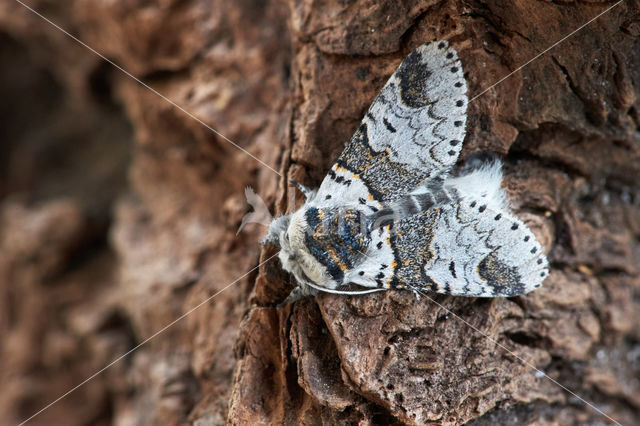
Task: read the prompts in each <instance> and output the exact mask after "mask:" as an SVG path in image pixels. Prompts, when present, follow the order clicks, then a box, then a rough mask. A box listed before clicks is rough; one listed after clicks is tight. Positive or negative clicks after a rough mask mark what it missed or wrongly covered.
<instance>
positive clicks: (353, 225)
mask: <svg viewBox="0 0 640 426" xmlns="http://www.w3.org/2000/svg"><path fill="white" fill-rule="evenodd" d="M466 92H467V85H466V81H465V78H464V76H463V71H462V65H461V63H460V60H459V59H458V54H457V52H456V51H455V50H454V49H453V48H452V47H450V46H449V45H448V43H447V42H446V41H436V42H428V43H426V44H424V45H422V46H420V47H418V48H417V49H415V50H414V51H413V52H411V53H410V54H409V55H408V56H407V57H406V58H405V59H404V61H403V62H402V63H401V65H400V66H399V68H398V69H397V70H396V71H395V72H394V73H393V75H392V76H391V77H390V79H389V81H388V82H387V83H386V85H385V86H384V87H383V89H382V91H381V92H380V94H379V95H378V96H377V98H376V99H375V101H374V102H373V104H372V105H371V107H370V108H369V110H368V112H367V114H366V115H365V117H364V119H363V120H362V123H361V124H360V127H359V128H358V129H357V130H356V132H355V134H354V135H353V137H352V138H351V140H350V141H349V142H348V143H347V145H346V147H345V149H344V151H343V153H342V154H341V155H340V157H339V158H338V160H337V161H336V163H335V164H334V165H333V167H331V170H329V172H328V174H327V176H326V177H325V179H324V180H323V181H322V184H321V185H320V188H318V189H317V190H312V189H310V188H307V187H304V186H302V185H300V184H297V183H296V184H297V185H298V187H299V188H300V190H301V191H302V192H303V193H304V195H305V197H306V201H305V203H304V205H303V206H302V207H301V208H300V209H298V210H297V211H295V212H294V213H292V214H289V215H285V216H281V217H278V218H277V219H275V220H273V221H272V222H271V224H270V225H269V230H268V232H267V235H266V237H265V239H264V240H263V243H273V244H277V245H279V246H280V249H281V250H280V252H279V254H278V257H279V259H280V261H281V263H282V266H283V268H284V269H285V270H286V271H288V272H289V273H291V274H292V275H293V276H294V277H295V279H296V281H297V284H298V286H297V287H296V288H295V289H294V290H293V291H292V293H291V294H290V295H289V297H288V298H287V300H286V301H285V303H286V302H292V301H294V300H296V299H298V298H299V297H301V296H305V295H312V294H316V293H317V292H318V291H323V292H329V293H339V294H365V293H371V292H375V291H381V290H387V289H408V290H412V291H414V292H416V294H417V293H418V292H420V291H433V292H438V293H444V294H450V295H456V296H473V297H510V296H516V295H519V294H524V293H527V292H529V291H531V290H533V289H535V288H538V287H540V286H541V285H542V282H543V281H544V279H545V278H546V276H547V275H548V262H547V259H546V257H545V255H544V253H543V250H542V247H541V246H540V244H539V243H538V241H537V240H536V238H535V237H534V235H533V234H532V232H531V231H530V230H529V229H528V228H527V227H526V225H525V224H524V223H523V222H522V221H521V220H519V219H518V218H517V217H516V216H515V215H514V214H513V213H511V212H510V209H509V206H508V203H507V199H506V194H505V192H504V191H503V190H502V189H501V183H502V165H501V163H500V161H499V160H497V158H495V157H492V158H489V159H482V158H475V159H472V160H470V161H467V163H466V164H465V166H463V167H462V168H461V169H460V170H458V171H455V169H454V166H455V164H456V161H457V159H458V155H459V153H460V150H461V148H462V141H463V140H464V136H465V124H466V119H467V104H468V98H467V95H466ZM294 183H295V182H294Z"/></svg>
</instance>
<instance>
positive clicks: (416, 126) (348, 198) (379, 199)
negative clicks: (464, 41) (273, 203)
mask: <svg viewBox="0 0 640 426" xmlns="http://www.w3.org/2000/svg"><path fill="white" fill-rule="evenodd" d="M466 91H467V86H466V82H465V79H464V76H463V71H462V64H461V63H460V60H459V59H458V55H457V53H456V51H455V50H454V49H453V48H451V47H449V45H448V43H447V42H446V41H441V42H430V43H426V44H424V45H422V46H420V47H418V48H417V49H415V50H414V51H413V52H411V53H410V54H409V55H408V56H407V57H406V58H405V59H404V61H403V62H402V64H401V65H400V67H399V68H398V69H397V70H396V71H395V72H394V73H393V75H392V76H391V78H390V79H389V81H388V82H387V83H386V85H385V86H384V88H383V89H382V91H381V92H380V94H379V95H378V97H377V98H376V100H375V101H374V102H373V104H372V105H371V107H370V108H369V111H368V112H367V114H366V115H365V117H364V119H363V120H362V123H361V124H360V127H359V128H358V130H357V131H356V132H355V134H354V135H353V137H352V138H351V140H350V141H349V142H348V143H347V146H346V147H345V150H344V151H343V153H342V155H341V156H340V158H339V159H338V160H337V162H336V163H335V164H334V165H333V167H332V168H331V170H330V171H329V173H328V174H327V176H326V177H325V179H324V181H323V182H322V184H321V186H320V188H319V190H318V192H317V194H316V197H315V199H314V201H313V203H314V204H315V205H318V206H323V205H331V204H335V203H337V202H340V203H345V204H346V203H359V204H362V205H363V206H367V207H369V209H370V210H371V211H375V210H376V209H380V208H381V206H382V204H383V203H388V202H390V201H393V200H394V199H395V198H397V197H399V196H401V195H403V194H406V193H407V192H409V191H411V190H412V189H413V188H415V187H416V186H417V185H419V184H420V183H421V182H423V181H424V180H426V179H427V178H429V177H431V176H433V175H435V174H437V173H439V172H442V170H446V169H449V168H450V167H451V166H452V165H453V164H455V162H456V160H457V159H458V154H459V153H460V149H461V147H462V140H463V139H464V135H465V124H466V111H467V103H468V99H467V96H466ZM338 200H339V201H338Z"/></svg>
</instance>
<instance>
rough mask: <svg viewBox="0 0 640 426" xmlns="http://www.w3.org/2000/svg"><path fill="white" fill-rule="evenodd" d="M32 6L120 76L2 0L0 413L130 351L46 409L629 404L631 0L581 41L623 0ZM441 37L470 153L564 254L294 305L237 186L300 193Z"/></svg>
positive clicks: (243, 416) (473, 419) (638, 227)
mask: <svg viewBox="0 0 640 426" xmlns="http://www.w3.org/2000/svg"><path fill="white" fill-rule="evenodd" d="M27 4H28V5H29V6H30V7H33V8H34V9H35V10H37V11H38V12H39V13H41V14H42V15H43V16H45V17H46V18H48V19H51V20H52V21H54V22H55V23H56V24H58V25H59V26H60V27H62V28H64V29H65V30H67V31H68V32H69V33H71V34H73V35H74V36H75V37H77V38H78V39H80V40H81V41H83V42H84V43H86V44H87V45H88V46H90V47H91V48H93V49H95V51H97V52H99V53H100V54H102V55H104V57H106V58H108V59H109V60H111V61H113V62H114V63H116V64H117V65H118V66H121V67H122V69H124V70H126V71H127V72H128V73H130V75H126V74H124V73H122V72H121V71H120V70H118V69H117V68H115V67H114V66H113V64H110V63H108V62H107V61H106V60H105V58H101V57H99V56H96V55H95V54H94V53H92V52H91V51H90V50H88V49H87V48H86V47H84V46H82V45H80V44H78V43H77V42H76V41H74V40H72V39H71V38H69V37H68V36H66V35H64V34H63V33H62V32H60V31H59V29H56V28H55V27H53V26H51V25H50V24H49V23H47V22H46V21H44V20H43V19H42V18H41V17H38V16H37V15H36V14H34V13H33V12H31V11H29V10H28V9H26V8H25V7H24V6H22V5H20V4H19V3H15V2H5V3H3V4H2V5H0V58H1V59H2V64H3V65H2V68H1V69H0V99H2V102H0V113H1V116H2V117H3V118H2V123H3V124H2V126H0V138H1V139H2V140H3V143H4V145H3V149H2V150H1V152H0V197H1V198H0V250H1V253H2V256H0V292H1V294H2V296H1V297H0V312H2V315H1V316H0V330H2V334H1V335H2V339H0V379H1V380H2V383H3V385H2V390H1V391H0V422H1V423H3V424H10V423H18V422H20V421H23V420H25V419H27V418H29V417H30V416H32V415H33V414H35V413H37V412H38V411H39V410H40V409H42V408H44V407H45V406H47V404H49V403H50V402H53V401H54V400H56V398H58V397H60V396H62V395H64V394H65V393H66V392H67V391H69V390H71V389H73V388H74V386H76V385H78V384H80V383H82V382H83V381H84V380H85V379H86V378H88V377H92V375H93V373H95V372H98V371H100V370H101V369H102V368H103V367H105V366H107V365H110V363H111V362H112V361H114V360H118V362H116V363H114V364H113V365H110V367H109V368H108V369H106V370H104V371H103V372H101V373H100V374H98V375H96V376H95V377H92V378H91V380H89V381H87V382H86V383H84V384H83V385H82V386H81V387H80V388H78V389H77V390H75V391H74V392H72V393H70V394H69V395H68V396H65V397H64V398H62V399H61V400H60V401H58V402H56V403H55V404H53V405H51V406H50V407H49V408H47V409H46V410H44V411H42V412H41V413H39V414H38V415H37V416H36V417H34V418H33V420H32V422H33V423H36V424H52V423H56V424H70V425H75V424H78V425H80V424H88V423H90V424H109V423H113V424H119V425H124V424H167V425H174V424H175V425H177V424H184V423H194V424H198V425H206V424H224V423H230V424H257V423H265V424H280V423H283V424H309V425H315V424H327V423H329V424H333V423H343V422H344V423H347V422H348V423H354V424H355V423H358V424H424V423H428V422H431V423H437V424H462V423H469V424H478V425H481V424H494V423H500V424H534V423H535V424H538V423H559V424H565V423H575V424H585V423H596V422H606V423H609V422H612V419H615V420H616V421H618V422H620V423H622V424H637V423H640V414H639V413H640V381H639V380H638V378H639V377H640V355H639V354H640V331H639V329H638V327H637V326H636V325H637V324H640V298H639V295H640V270H639V265H640V179H639V177H640V2H639V1H638V0H625V1H623V2H622V3H620V4H618V5H617V6H615V7H613V8H612V9H611V10H610V11H608V12H607V13H605V14H603V15H602V16H601V17H599V18H597V19H596V20H594V21H593V22H591V23H590V24H588V25H587V26H586V27H584V28H583V29H580V30H579V31H577V32H576V33H575V34H574V35H571V36H570V37H568V38H566V39H565V36H567V35H569V34H570V33H571V32H572V31H574V30H576V29H578V28H579V27H580V26H581V25H583V24H585V23H587V22H588V21H589V20H591V19H592V18H594V17H595V16H596V15H598V14H599V13H600V12H602V11H604V10H605V9H606V8H608V7H610V6H613V5H614V4H615V3H614V2H600V1H581V2H578V1H576V2H572V1H567V2H543V1H536V2H534V1H530V0H516V1H513V2H501V1H493V0H492V1H485V2H480V1H475V0H466V1H436V0H426V1H416V2H398V1H377V2H374V1H367V0H358V1H353V2H343V1H324V2H311V1H307V0H289V1H288V2H278V1H275V0H273V1H271V0H270V1H258V0H240V1H225V0H190V1H181V0H167V1H164V2H155V3H149V2H143V1H133V2H124V1H112V2H96V1H91V0H74V1H72V2H62V3H60V2H51V1H47V0H31V1H30V2H28V3H27ZM429 40H448V41H449V42H450V44H452V45H453V46H454V47H455V48H456V50H457V51H458V52H459V55H460V58H461V61H462V63H463V66H464V69H465V76H466V78H467V82H468V86H469V93H468V94H469V99H470V103H469V119H468V121H467V137H466V139H465V141H464V146H463V150H462V154H461V158H460V162H463V161H464V160H465V159H466V158H467V157H468V156H469V155H471V154H473V153H475V152H478V151H486V150H489V151H494V152H496V153H498V154H499V155H500V156H501V157H502V158H503V160H504V162H505V180H504V187H505V188H506V190H507V192H508V194H509V198H510V200H511V204H512V207H513V210H514V211H515V212H516V214H517V215H518V216H519V217H520V218H522V219H523V220H525V221H526V223H527V224H528V225H529V227H530V228H531V229H532V230H533V232H534V233H535V234H536V236H537V238H538V239H539V241H540V242H541V243H542V244H543V246H544V247H545V250H546V251H547V252H548V253H549V260H550V263H551V267H552V271H551V274H550V276H549V278H548V279H546V281H545V282H544V285H543V287H542V288H541V289H539V290H537V291H535V292H533V293H530V294H528V295H526V296H521V297H515V298H509V299H493V300H488V299H471V298H460V297H445V296H441V295H428V296H427V297H424V298H421V299H420V300H416V298H415V296H414V295H413V294H411V293H409V292H402V291H388V292H384V293H377V294H372V295H366V296H357V297H344V296H337V295H330V294H323V295H319V296H317V297H315V298H307V299H304V300H301V301H299V302H297V303H295V304H293V305H289V306H286V307H284V308H278V307H277V305H278V304H279V303H280V302H281V301H282V300H283V299H284V298H285V297H286V296H287V294H288V292H289V291H290V290H291V289H292V287H293V285H294V282H293V280H292V278H291V277H289V276H288V275H287V274H286V273H285V272H283V270H282V269H281V266H280V263H279V261H278V260H277V258H273V259H272V256H274V255H275V254H276V249H275V248H273V247H263V248H261V247H260V246H259V245H258V241H259V239H260V237H261V235H262V234H263V233H264V232H265V228H264V227H260V226H258V225H255V224H252V225H248V226H247V227H246V228H244V229H243V231H242V232H240V233H239V234H238V235H237V236H236V231H237V229H238V227H239V225H240V223H241V220H242V217H243V215H244V214H245V213H246V212H247V211H248V207H247V205H246V202H245V197H244V193H243V191H244V188H245V187H246V186H248V185H250V186H252V187H253V188H254V189H255V191H256V193H257V194H258V195H260V196H261V197H262V198H263V199H264V200H265V201H266V202H267V204H268V205H269V207H270V208H271V210H272V211H273V212H274V213H275V214H283V213H287V212H289V211H290V210H291V208H292V207H293V206H294V204H296V205H300V203H301V202H302V194H300V193H299V192H297V190H295V188H294V187H291V186H289V185H288V182H289V179H295V180H297V181H299V182H301V183H303V184H305V185H308V186H312V187H317V186H318V185H319V184H320V182H321V181H322V179H323V177H324V175H325V174H326V172H327V171H328V170H329V168H330V167H331V165H332V164H333V162H334V161H335V159H336V158H337V157H338V156H339V154H340V152H341V151H342V149H343V148H344V143H345V141H346V140H348V139H349V137H350V136H351V134H352V133H353V132H354V130H355V129H356V128H357V126H358V123H359V121H360V119H361V118H362V116H363V115H364V113H365V111H366V109H367V107H368V106H369V104H370V103H371V102H372V100H373V99H374V98H375V96H376V94H377V93H378V91H379V90H380V89H381V87H382V86H383V85H384V83H385V81H386V79H387V78H388V77H389V75H390V74H391V73H392V72H393V71H394V70H395V68H396V67H397V66H398V64H399V63H400V61H401V60H402V58H403V57H404V56H405V55H406V54H407V53H409V52H410V51H411V50H412V49H413V48H415V47H417V46H419V45H420V44H422V43H424V42H426V41H429ZM558 41H560V43H558V44H557V45H555V43H556V42H558ZM551 46H554V47H552V48H551V49H549V50H547V49H548V48H549V47H551ZM507 76H508V77H507ZM132 77H135V78H137V79H139V80H140V81H141V82H143V83H144V84H145V85H147V86H146V87H145V86H143V85H140V84H139V83H137V82H136V81H134V79H133V78H132ZM504 77H507V78H504ZM172 103H174V104H172ZM207 126H209V127H210V128H207ZM214 129H215V130H214ZM258 265H261V266H260V267H259V268H257V266H258ZM176 319H179V320H178V321H177V322H174V321H175V320H176ZM131 349H135V350H134V351H133V352H131V353H130V354H128V355H127V356H125V357H124V358H122V359H120V358H119V357H120V356H121V355H123V354H125V353H126V352H127V351H129V350H131ZM542 373H545V374H546V375H547V376H545V375H543V374H542ZM585 401H586V403H585ZM594 407H597V409H594ZM598 410H601V411H602V413H601V412H598ZM603 413H604V415H603ZM607 416H609V417H607Z"/></svg>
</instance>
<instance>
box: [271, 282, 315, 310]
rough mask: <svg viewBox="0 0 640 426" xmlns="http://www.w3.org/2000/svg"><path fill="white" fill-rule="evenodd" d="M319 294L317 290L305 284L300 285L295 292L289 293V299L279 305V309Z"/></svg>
mask: <svg viewBox="0 0 640 426" xmlns="http://www.w3.org/2000/svg"><path fill="white" fill-rule="evenodd" d="M317 292H318V291H317V290H315V289H314V288H312V287H309V286H307V285H304V284H301V285H298V286H296V287H295V288H294V289H293V290H291V293H289V295H288V296H287V298H286V299H284V301H283V302H282V303H280V304H279V305H278V308H282V307H284V306H286V305H289V304H292V303H295V302H297V301H298V300H300V299H302V298H303V297H307V296H313V295H315V294H316V293H317Z"/></svg>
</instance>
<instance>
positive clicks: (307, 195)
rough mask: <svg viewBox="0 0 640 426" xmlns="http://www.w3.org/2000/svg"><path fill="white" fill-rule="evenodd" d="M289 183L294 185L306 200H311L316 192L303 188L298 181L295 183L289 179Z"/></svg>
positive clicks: (306, 187)
mask: <svg viewBox="0 0 640 426" xmlns="http://www.w3.org/2000/svg"><path fill="white" fill-rule="evenodd" d="M289 183H291V184H293V185H295V186H297V187H298V189H299V190H300V192H302V193H303V194H304V196H305V198H306V199H307V200H308V199H309V198H313V197H314V196H315V195H316V191H315V190H313V189H311V188H309V187H308V186H304V185H303V184H301V183H300V182H298V181H295V180H293V179H289Z"/></svg>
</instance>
